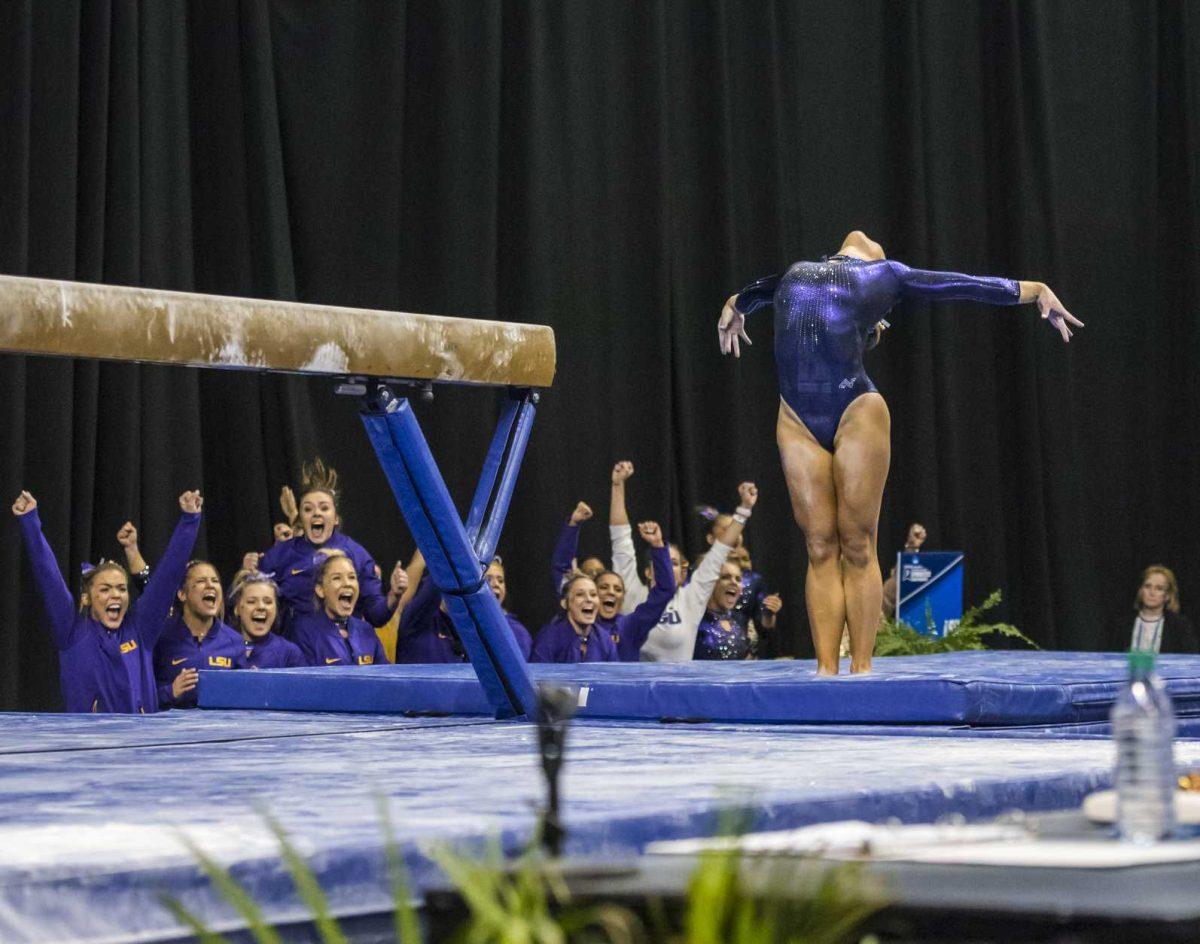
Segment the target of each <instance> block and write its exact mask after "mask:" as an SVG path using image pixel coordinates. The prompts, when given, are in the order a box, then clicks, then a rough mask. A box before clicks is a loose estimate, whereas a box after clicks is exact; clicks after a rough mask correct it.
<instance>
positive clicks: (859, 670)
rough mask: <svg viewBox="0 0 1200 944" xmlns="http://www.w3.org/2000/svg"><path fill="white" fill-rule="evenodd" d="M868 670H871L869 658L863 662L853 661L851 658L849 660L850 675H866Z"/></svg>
mask: <svg viewBox="0 0 1200 944" xmlns="http://www.w3.org/2000/svg"><path fill="white" fill-rule="evenodd" d="M870 671H871V660H870V659H867V660H866V661H865V662H855V661H854V660H853V659H851V660H850V674H851V675H866V674H867V673H868V672H870Z"/></svg>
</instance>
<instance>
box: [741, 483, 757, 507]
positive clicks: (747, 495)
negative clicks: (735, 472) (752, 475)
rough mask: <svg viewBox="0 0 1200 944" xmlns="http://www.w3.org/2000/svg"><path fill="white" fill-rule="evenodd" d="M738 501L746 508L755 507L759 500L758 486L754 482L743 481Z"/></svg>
mask: <svg viewBox="0 0 1200 944" xmlns="http://www.w3.org/2000/svg"><path fill="white" fill-rule="evenodd" d="M738 501H740V502H741V503H742V505H744V506H745V507H746V508H753V507H754V503H755V502H757V501H758V486H757V485H755V484H754V483H753V482H743V483H742V484H741V485H739V486H738Z"/></svg>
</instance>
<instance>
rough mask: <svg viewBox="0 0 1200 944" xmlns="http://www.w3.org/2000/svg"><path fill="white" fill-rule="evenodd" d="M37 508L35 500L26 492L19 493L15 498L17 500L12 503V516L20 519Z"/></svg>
mask: <svg viewBox="0 0 1200 944" xmlns="http://www.w3.org/2000/svg"><path fill="white" fill-rule="evenodd" d="M36 507H37V499H36V498H34V497H33V496H32V495H30V494H29V493H28V492H21V494H20V495H18V496H17V500H16V501H15V502H13V514H14V515H16V516H17V517H18V518H20V517H21V516H22V515H27V514H29V513H30V512H31V511H33V509H35V508H36Z"/></svg>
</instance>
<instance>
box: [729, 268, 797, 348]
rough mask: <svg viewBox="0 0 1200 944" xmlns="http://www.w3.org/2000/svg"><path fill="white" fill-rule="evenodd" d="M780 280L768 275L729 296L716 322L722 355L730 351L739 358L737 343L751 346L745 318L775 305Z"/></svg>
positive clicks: (777, 276)
mask: <svg viewBox="0 0 1200 944" xmlns="http://www.w3.org/2000/svg"><path fill="white" fill-rule="evenodd" d="M781 278H783V276H782V275H768V276H767V277H766V278H765V279H759V280H758V281H757V282H751V283H750V284H749V285H747V286H746V287H745V288H744V289H742V290H741V291H740V292H738V293H737V294H736V295H730V296H729V298H728V299H726V301H725V308H724V310H723V311H722V312H721V320H720V321H719V322H717V338H718V340H719V341H720V343H721V353H722V354H728V353H729V352H730V351H732V352H733V356H734V357H741V356H742V349H741V346H740V343H739V342H740V341H745V342H746V343H747V344H753V342H752V341H751V340H750V335H748V334H747V333H746V316H747V315H752V314H754V312H756V311H758V310H759V309H760V308H766V307H767V306H768V305H773V304H775V290H776V289H777V288H779V280H780V279H781Z"/></svg>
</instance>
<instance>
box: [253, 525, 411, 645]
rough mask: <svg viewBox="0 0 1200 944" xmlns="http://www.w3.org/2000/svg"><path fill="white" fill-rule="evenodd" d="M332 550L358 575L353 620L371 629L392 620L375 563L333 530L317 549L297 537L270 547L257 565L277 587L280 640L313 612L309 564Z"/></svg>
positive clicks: (312, 579) (312, 585)
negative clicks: (342, 555) (350, 563)
mask: <svg viewBox="0 0 1200 944" xmlns="http://www.w3.org/2000/svg"><path fill="white" fill-rule="evenodd" d="M334 549H336V550H339V551H342V552H344V553H345V554H346V556H347V557H349V558H350V559H351V560H352V561H354V569H355V570H356V571H357V572H358V605H357V606H356V607H355V608H354V614H355V616H360V617H362V618H363V619H364V620H366V621H367V622H368V623H370V624H371V625H372V626H382V625H383V624H384V623H386V622H387V621H388V620H389V619H391V618H392V611H391V610H390V609H388V605H387V593H386V592H385V591H384V589H383V583H382V582H381V581H380V579H379V578H378V577H376V576H375V561H374V559H373V558H372V557H371V555H370V554H368V553H367V552H366V550H365V549H364V548H363V546H362V545H361V544H359V543H358V542H357V541H355V540H353V539H352V538H348V537H346V535H344V534H342V532H341V531H337V530H335V531H334V532H333V535H332V536H331V537H330V538H329V540H328V541H326V542H325V543H324V544H321V545H319V546H318V545H316V544H312V543H311V542H310V541H309V540H308V538H306V537H304V535H300V536H299V537H295V538H292V539H291V540H290V541H283V542H281V543H279V544H276V545H274V546H273V547H272V548H271V549H270V550H269V551H267V552H266V553H265V554H264V555H263V556H262V557H261V558H260V559H259V562H258V569H259V570H261V571H262V572H263V573H267V574H273V575H274V577H275V583H276V584H278V585H279V596H280V598H281V599H280V601H279V602H280V605H281V608H282V610H283V616H282V618H281V619H280V624H279V625H280V627H281V628H280V631H281V632H282V633H283V635H284V636H294V632H293V627H292V624H293V622H294V621H295V619H296V618H297V617H300V616H304V615H307V614H309V613H312V612H314V611H315V610H316V608H317V605H316V601H315V600H314V598H313V588H314V585H315V583H316V581H315V579H314V577H313V560H314V558H315V557H316V555H317V552H318V551H320V550H334Z"/></svg>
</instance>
